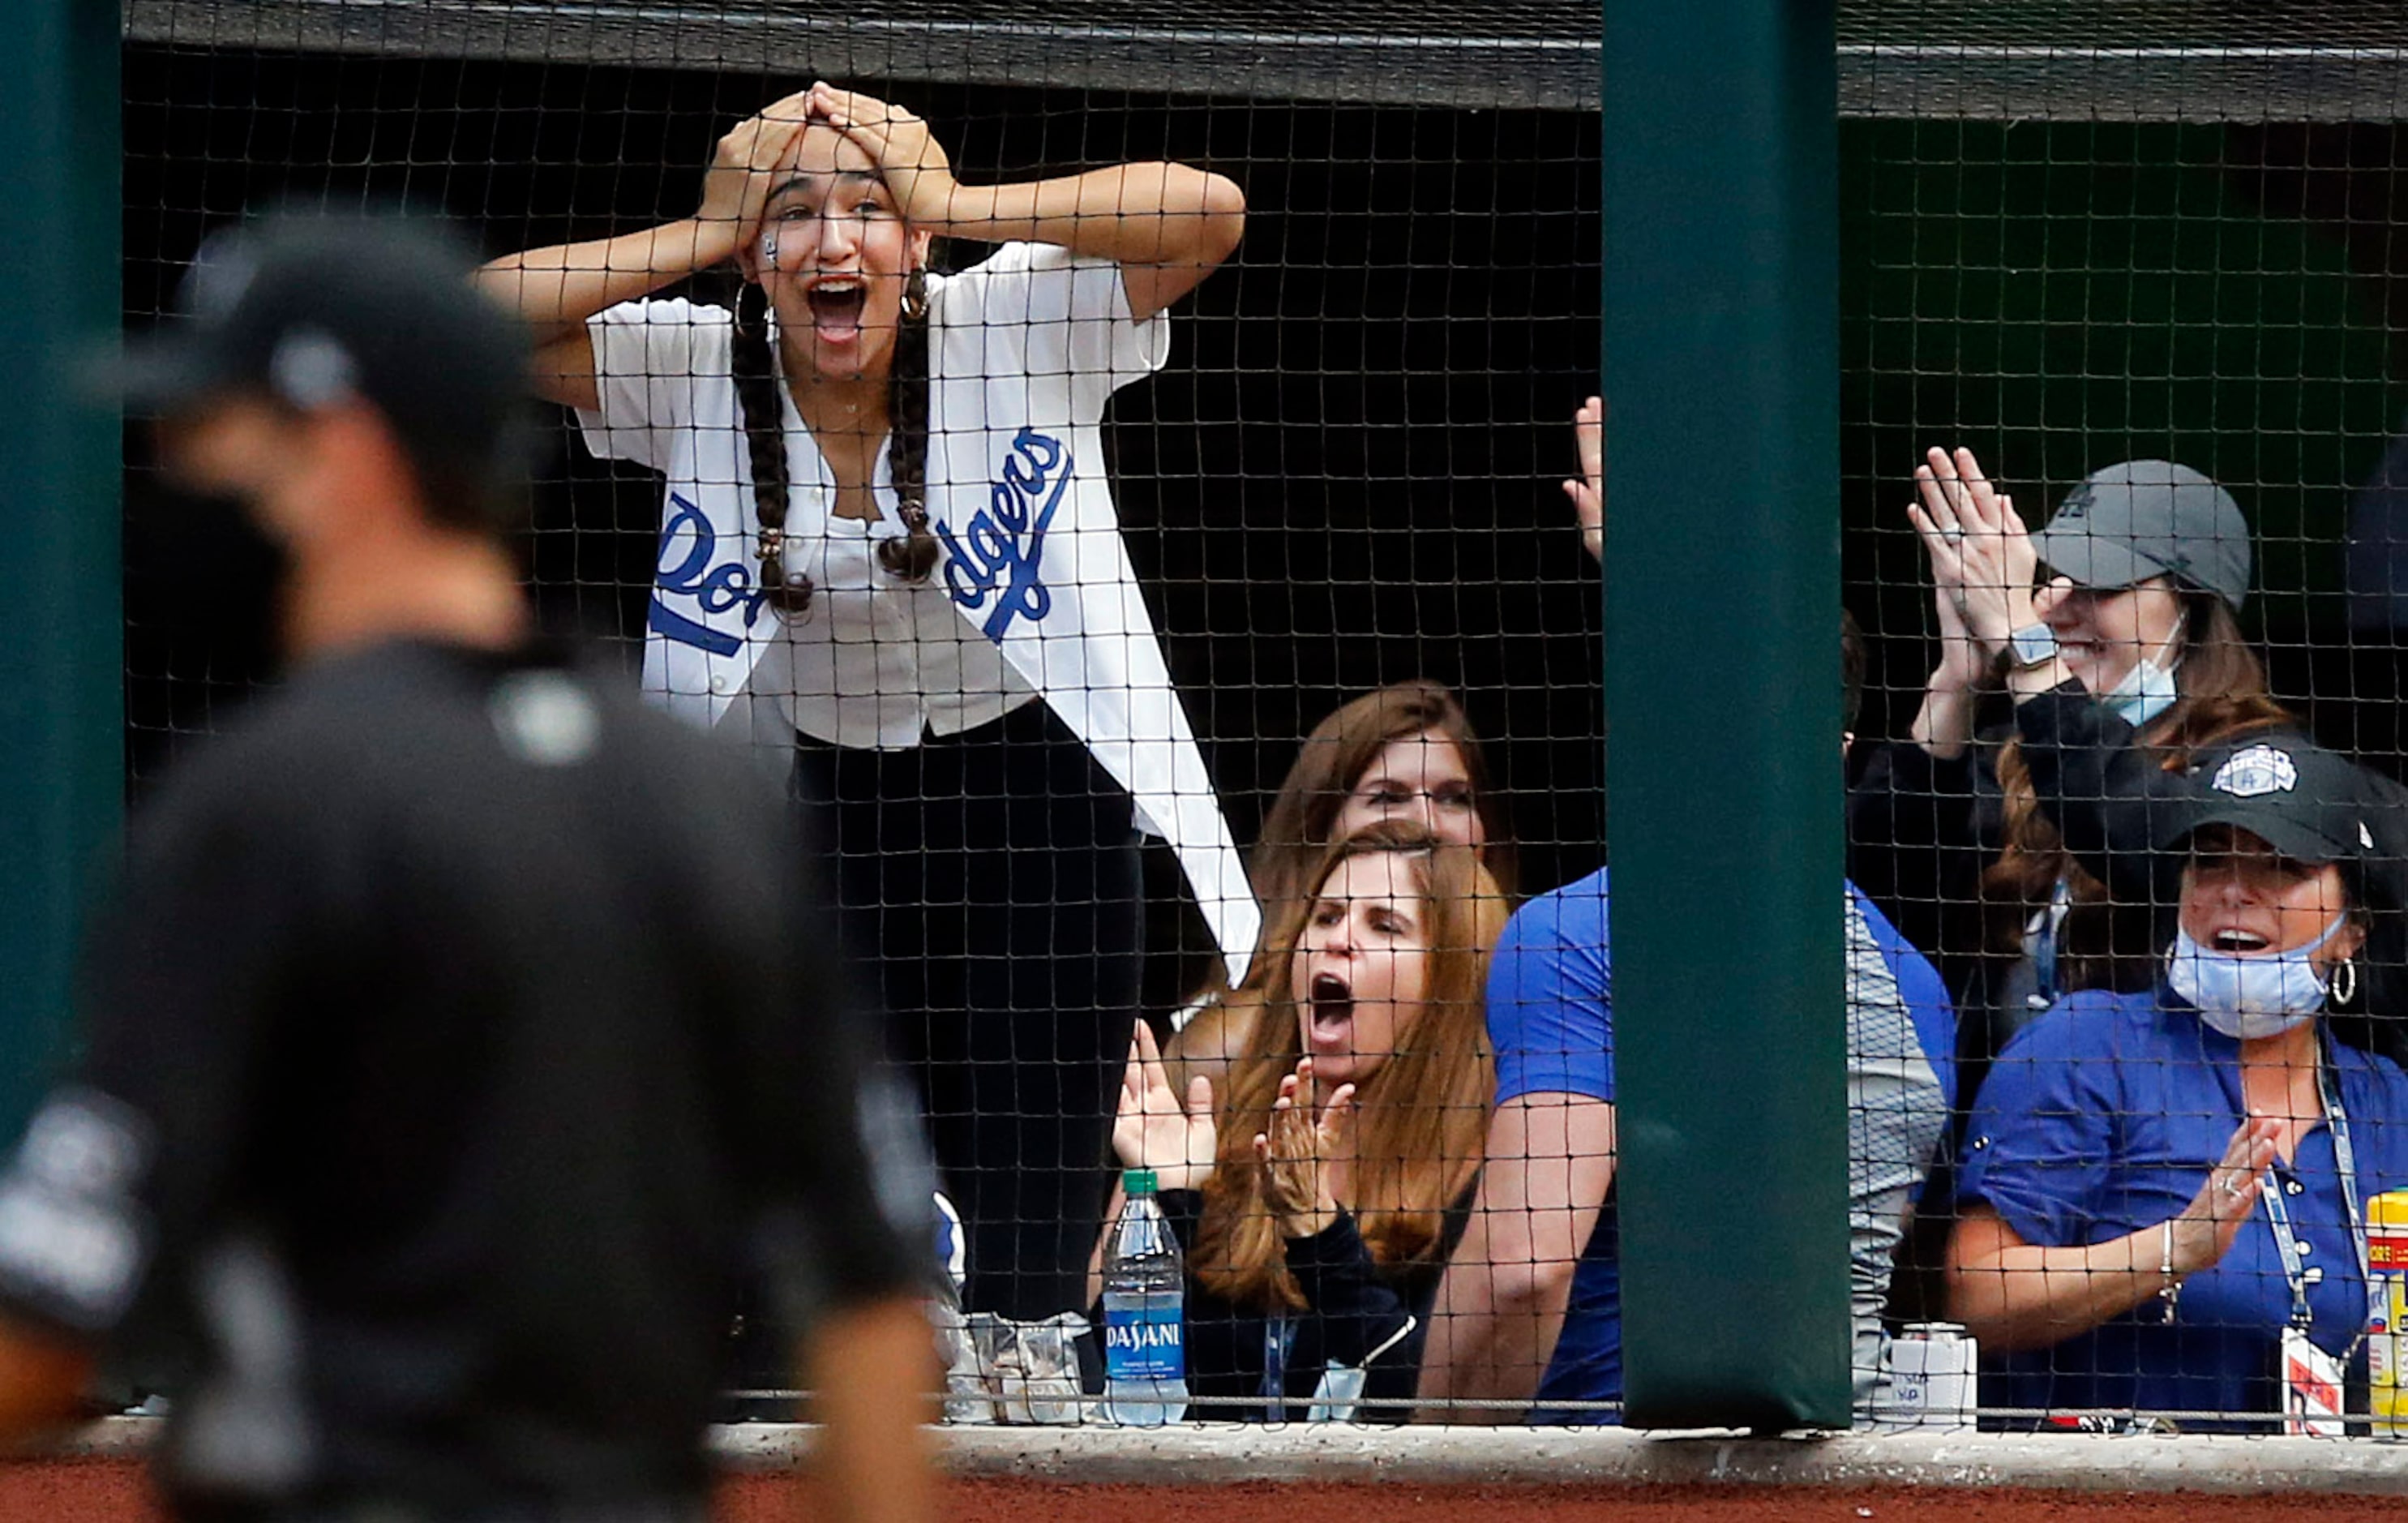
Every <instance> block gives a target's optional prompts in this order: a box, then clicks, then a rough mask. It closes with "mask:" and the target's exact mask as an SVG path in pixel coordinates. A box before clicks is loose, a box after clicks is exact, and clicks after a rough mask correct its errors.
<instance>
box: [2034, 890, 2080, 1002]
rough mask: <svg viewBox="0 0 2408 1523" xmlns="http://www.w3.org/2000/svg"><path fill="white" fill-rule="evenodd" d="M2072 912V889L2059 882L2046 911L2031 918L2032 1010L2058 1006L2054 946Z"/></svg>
mask: <svg viewBox="0 0 2408 1523" xmlns="http://www.w3.org/2000/svg"><path fill="white" fill-rule="evenodd" d="M2072 908H2073V885H2072V884H2070V883H2068V882H2067V881H2066V880H2064V879H2062V878H2059V879H2058V880H2057V886H2056V887H2054V888H2052V889H2050V890H2049V893H2048V908H2047V909H2045V910H2042V911H2041V912H2038V913H2036V914H2034V915H2033V916H2032V917H2031V925H2030V927H2029V929H2028V936H2029V939H2030V943H2031V961H2032V984H2033V987H2032V992H2031V996H2030V999H2031V1008H2032V1009H2034V1010H2046V1009H2047V1008H2048V1007H2049V1006H2051V1005H2053V1004H2056V1003H2057V938H2058V937H2060V936H2062V935H2063V934H2065V917H2066V914H2067V913H2068V912H2070V911H2071V910H2072Z"/></svg>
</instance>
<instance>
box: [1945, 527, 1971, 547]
mask: <svg viewBox="0 0 2408 1523" xmlns="http://www.w3.org/2000/svg"><path fill="white" fill-rule="evenodd" d="M1940 538H1942V539H1945V540H1947V541H1948V542H1949V543H1950V544H1952V545H1953V544H1955V543H1956V542H1957V540H1959V539H1964V538H1965V531H1964V530H1963V529H1960V528H1957V527H1956V526H1955V525H1954V524H1951V525H1950V526H1949V527H1947V528H1944V529H1942V530H1941V531H1940Z"/></svg>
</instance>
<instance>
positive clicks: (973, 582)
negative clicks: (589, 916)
mask: <svg viewBox="0 0 2408 1523" xmlns="http://www.w3.org/2000/svg"><path fill="white" fill-rule="evenodd" d="M1074 465H1075V463H1074V462H1073V461H1072V460H1071V458H1070V452H1069V451H1068V450H1066V449H1064V448H1063V447H1062V441H1061V440H1059V439H1057V438H1054V437H1053V436H1052V435H1050V434H1040V433H1039V432H1037V430H1035V429H1033V428H1023V429H1022V430H1021V431H1020V432H1019V433H1018V434H1017V435H1015V436H1013V438H1012V440H1011V453H1010V454H1009V455H1007V456H1005V457H1004V462H1003V480H1001V481H997V482H996V483H995V484H994V486H993V488H992V489H991V490H990V491H989V492H988V494H987V505H986V506H985V507H983V508H982V509H980V510H978V511H977V512H975V513H973V514H971V515H970V520H969V522H968V524H963V525H962V526H961V527H960V528H959V529H956V528H955V527H954V526H953V524H950V523H947V522H945V521H943V520H939V521H938V523H937V524H936V530H937V538H938V539H941V540H943V541H944V544H945V590H946V591H947V592H949V593H951V594H952V595H953V601H954V602H956V603H958V604H960V605H961V606H962V607H963V608H965V609H968V611H971V612H973V613H981V614H983V615H984V617H983V619H982V621H981V622H980V625H979V627H980V628H981V629H982V630H983V631H984V632H985V635H986V638H987V639H992V640H1001V639H1003V637H1004V635H1005V634H1006V633H1008V632H1009V631H1010V630H1011V625H1012V623H1013V621H1014V620H1017V619H1020V618H1023V617H1026V618H1029V619H1033V620H1036V621H1037V622H1039V623H1040V624H1041V623H1043V622H1044V619H1045V615H1046V614H1048V613H1050V612H1052V611H1053V609H1054V592H1053V589H1051V588H1050V587H1048V586H1046V585H1045V582H1044V580H1043V577H1042V575H1041V572H1042V569H1043V561H1044V556H1045V530H1046V527H1047V526H1048V525H1049V524H1052V523H1053V522H1054V510H1056V509H1058V508H1060V507H1061V506H1062V494H1063V493H1065V492H1067V491H1068V490H1069V486H1070V475H1071V471H1072V470H1073V468H1074Z"/></svg>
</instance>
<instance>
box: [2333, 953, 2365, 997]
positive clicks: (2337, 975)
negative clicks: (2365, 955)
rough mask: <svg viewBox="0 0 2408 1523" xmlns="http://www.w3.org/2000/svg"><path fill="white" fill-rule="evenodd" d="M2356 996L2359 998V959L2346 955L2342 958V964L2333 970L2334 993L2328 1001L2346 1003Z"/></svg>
mask: <svg viewBox="0 0 2408 1523" xmlns="http://www.w3.org/2000/svg"><path fill="white" fill-rule="evenodd" d="M2356 998H2358V959H2357V958H2356V957H2343V959H2342V960H2341V966H2340V967H2338V968H2335V969H2334V970H2333V976H2332V995H2331V998H2330V999H2329V1000H2328V1001H2327V1002H2328V1003H2329V1004H2335V1005H2345V1004H2348V1003H2349V1002H2350V1001H2351V1000H2352V999H2356Z"/></svg>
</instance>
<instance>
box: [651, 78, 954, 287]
mask: <svg viewBox="0 0 2408 1523" xmlns="http://www.w3.org/2000/svg"><path fill="white" fill-rule="evenodd" d="M813 122H824V123H825V124H826V125H828V126H830V127H832V128H834V129H835V130H836V131H838V132H839V133H841V134H843V135H844V136H845V137H847V138H848V139H850V140H851V141H852V142H853V145H854V146H855V147H857V148H859V149H860V150H861V151H863V152H864V153H866V154H867V155H868V156H869V158H870V160H871V162H873V163H875V164H876V165H878V167H879V173H880V175H881V177H882V178H883V179H884V180H885V181H886V189H887V191H888V193H889V194H892V195H893V196H894V198H895V204H896V209H898V210H899V211H901V213H902V214H903V219H904V221H905V222H907V223H910V224H912V225H913V226H915V227H922V228H926V229H929V230H932V231H941V230H942V229H943V227H944V224H945V223H946V220H947V217H948V214H949V212H950V210H951V208H952V206H953V193H954V191H955V190H957V189H958V188H959V186H958V184H957V182H956V181H955V180H954V179H953V165H952V163H951V161H950V160H949V159H948V158H947V157H946V155H945V151H944V149H943V147H942V146H940V145H939V143H938V142H937V139H936V136H935V135H934V134H933V133H931V132H930V131H929V130H928V124H927V123H926V122H923V121H922V120H921V119H920V118H918V117H917V116H914V115H913V114H912V113H911V112H910V111H907V110H905V109H904V108H902V107H900V106H896V105H893V104H891V103H889V102H886V101H882V100H879V99H877V98H876V97H874V96H870V95H865V94H862V93H860V92H858V91H852V90H839V89H838V88H837V87H836V86H834V85H832V84H828V83H826V82H825V81H824V80H823V81H821V82H819V83H815V84H813V85H812V86H811V87H810V89H809V90H800V91H796V93H793V94H791V95H786V96H783V97H781V98H780V99H778V100H775V101H772V102H771V103H770V104H768V105H767V106H765V107H763V108H761V109H760V110H759V111H758V112H756V113H755V114H753V115H752V116H750V117H747V118H745V119H744V120H743V121H742V122H738V123H737V124H736V126H735V128H734V129H733V130H732V131H730V132H729V133H728V134H727V136H724V137H722V138H721V139H720V140H719V147H718V150H717V151H716V152H715V153H713V155H712V157H711V163H710V170H709V171H708V172H707V173H705V175H704V176H703V182H702V206H701V208H700V209H699V210H698V211H696V212H695V220H696V221H697V222H700V223H704V224H706V225H709V226H718V227H723V228H726V229H729V230H730V231H731V232H732V233H733V237H732V238H731V239H730V249H731V251H733V250H747V249H751V248H752V247H753V244H754V242H755V241H756V240H757V239H758V237H759V236H760V231H761V217H762V212H763V209H764V208H766V207H767V204H768V200H769V195H770V193H771V192H772V191H774V190H775V189H776V188H777V185H778V183H779V181H780V180H781V174H780V171H781V168H783V167H784V165H785V164H786V161H787V160H788V158H790V157H791V156H792V154H793V153H794V150H795V141H796V138H798V137H800V136H802V135H803V133H804V132H805V131H806V130H807V129H809V128H810V125H811V123H813Z"/></svg>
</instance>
